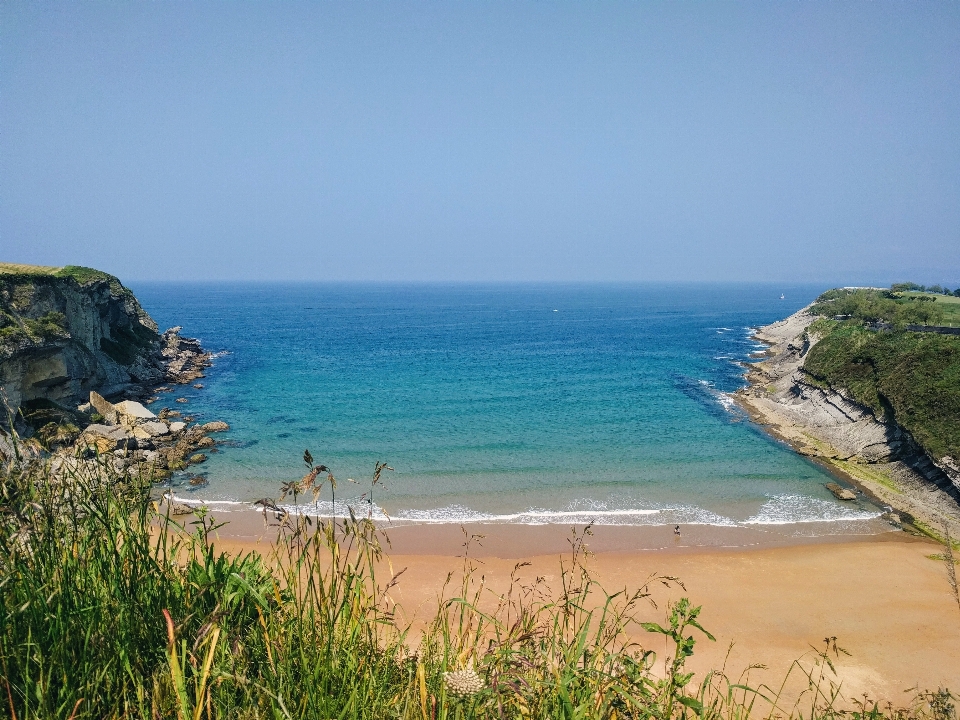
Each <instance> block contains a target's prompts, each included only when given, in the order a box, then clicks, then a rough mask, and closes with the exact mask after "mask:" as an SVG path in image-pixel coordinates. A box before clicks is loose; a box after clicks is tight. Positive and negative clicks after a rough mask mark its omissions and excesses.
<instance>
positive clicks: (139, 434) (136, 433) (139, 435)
mask: <svg viewBox="0 0 960 720" xmlns="http://www.w3.org/2000/svg"><path fill="white" fill-rule="evenodd" d="M131 434H132V435H133V437H135V438H136V439H137V440H150V439H151V438H152V437H153V435H151V434H150V433H149V432H147V431H146V430H145V429H143V428H142V427H140V426H139V425H138V426H137V427H135V428H134V429H133V431H132V432H131Z"/></svg>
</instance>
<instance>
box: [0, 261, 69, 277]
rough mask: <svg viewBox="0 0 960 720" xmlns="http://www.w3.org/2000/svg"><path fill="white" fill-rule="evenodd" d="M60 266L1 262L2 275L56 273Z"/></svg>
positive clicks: (0, 272)
mask: <svg viewBox="0 0 960 720" xmlns="http://www.w3.org/2000/svg"><path fill="white" fill-rule="evenodd" d="M59 270H60V268H58V267H49V266H47V265H20V264H18V263H0V275H56V274H57V272H59Z"/></svg>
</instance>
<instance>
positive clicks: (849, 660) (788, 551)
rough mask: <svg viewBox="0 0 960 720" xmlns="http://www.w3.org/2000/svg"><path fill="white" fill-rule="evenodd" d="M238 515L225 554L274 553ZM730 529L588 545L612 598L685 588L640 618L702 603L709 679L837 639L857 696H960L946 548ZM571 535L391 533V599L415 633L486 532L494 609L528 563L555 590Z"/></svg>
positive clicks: (263, 532)
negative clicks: (943, 691) (657, 580)
mask: <svg viewBox="0 0 960 720" xmlns="http://www.w3.org/2000/svg"><path fill="white" fill-rule="evenodd" d="M230 515H232V516H233V518H232V520H231V522H229V523H228V524H227V525H225V526H224V527H223V528H221V529H220V530H219V531H218V535H219V539H218V540H217V543H218V545H219V547H220V548H221V549H223V550H226V551H228V552H244V551H248V550H257V551H259V552H261V553H268V552H269V551H270V550H271V546H272V543H271V536H272V535H273V534H274V533H275V530H271V529H266V528H265V527H264V525H263V524H262V519H261V518H260V517H259V516H258V515H255V514H253V513H250V514H248V513H243V514H242V515H240V514H233V513H231V514H230ZM226 517H227V515H224V516H223V518H221V519H226ZM254 518H256V520H254ZM724 530H725V529H723V528H697V527H688V528H684V530H683V534H682V535H681V537H679V538H677V537H676V536H675V535H674V534H673V529H672V528H670V527H646V528H638V527H597V528H594V530H593V532H594V534H593V535H592V536H591V537H589V538H588V547H589V549H590V550H591V552H592V553H593V555H592V556H591V557H590V558H589V559H588V560H587V565H588V567H589V569H590V570H591V571H592V572H593V573H594V575H595V577H596V578H597V579H598V580H599V582H600V583H601V584H602V586H603V587H604V588H605V589H607V590H608V591H610V592H615V591H617V590H622V589H624V588H626V589H628V590H632V589H635V588H637V587H639V586H640V585H642V584H643V583H644V582H646V581H647V580H648V579H649V578H650V576H651V575H654V574H659V575H665V576H673V577H676V578H678V579H679V580H680V581H681V582H682V583H683V585H684V586H685V590H684V589H682V588H680V587H679V586H677V585H676V584H673V586H672V587H671V588H666V587H664V586H662V585H660V584H654V585H653V599H654V600H655V601H656V603H657V606H658V607H657V608H653V607H647V608H644V609H643V612H642V615H643V617H642V618H641V619H643V620H647V621H658V622H663V620H664V617H665V613H666V607H667V604H668V603H669V601H670V600H675V599H677V598H679V597H681V596H684V595H686V596H687V597H689V598H690V599H691V601H692V602H693V603H694V604H697V605H702V606H703V611H702V614H701V620H702V623H703V626H704V627H705V628H706V629H707V630H709V631H710V632H711V633H713V634H714V635H715V636H716V642H710V641H708V640H706V639H705V638H700V639H699V641H698V643H697V646H696V650H695V654H694V656H693V658H692V659H691V660H690V662H689V667H690V668H691V669H693V670H695V671H696V672H697V681H699V679H702V677H703V674H704V673H705V672H707V671H708V670H711V669H717V668H721V667H723V666H724V665H725V666H726V670H727V674H728V675H730V676H731V677H732V678H733V679H734V680H736V679H737V678H738V676H739V674H740V673H741V672H742V671H743V670H744V669H746V668H747V667H748V666H749V665H751V664H763V665H765V666H766V668H765V669H756V670H753V671H751V674H750V679H751V685H759V684H761V683H766V684H768V685H779V683H780V681H781V680H782V679H783V677H784V676H785V675H786V673H787V672H788V670H789V669H790V666H791V664H792V663H793V662H794V661H795V660H797V659H798V658H801V657H802V656H806V659H805V661H804V662H805V664H806V665H807V666H810V665H811V664H812V662H813V659H814V657H813V650H812V647H816V648H817V649H819V648H821V647H822V646H823V640H824V638H826V637H836V638H837V644H838V645H839V646H840V647H842V648H844V649H845V650H846V651H847V652H849V656H844V655H841V656H839V657H834V658H833V659H834V660H835V665H836V668H837V676H836V678H835V679H836V680H837V681H838V682H841V681H842V691H843V695H844V696H845V697H847V698H858V697H860V696H861V695H862V694H863V693H867V694H868V695H870V696H871V697H872V698H879V699H884V700H891V701H893V702H894V703H900V704H903V703H904V702H906V701H907V700H908V699H909V697H910V694H909V693H907V694H906V695H905V694H904V691H906V690H909V689H911V688H919V689H920V690H923V689H931V690H935V689H937V688H938V687H950V688H953V689H954V690H955V689H956V688H957V687H958V686H960V608H958V605H957V602H956V600H955V598H954V595H953V592H952V590H951V587H950V585H949V582H948V579H947V571H946V566H945V563H944V562H943V561H942V560H936V559H931V558H930V557H929V556H931V555H936V554H938V553H940V552H942V546H939V545H938V544H936V543H934V542H933V541H930V540H927V539H925V538H918V537H916V536H913V535H910V534H907V533H905V532H900V531H891V532H885V533H881V534H877V535H871V536H859V537H857V536H832V537H818V538H813V537H807V538H803V537H798V536H791V537H780V538H777V537H770V536H769V535H768V536H767V537H762V536H761V533H759V532H750V531H744V529H743V528H737V529H733V531H731V532H724ZM570 532H571V528H569V527H564V526H560V525H550V526H527V525H471V526H467V527H464V528H461V527H460V526H455V525H433V526H424V525H419V526H406V527H397V528H392V529H390V530H389V538H390V548H389V550H388V555H389V558H390V562H389V567H391V568H392V570H393V572H399V571H400V570H401V569H404V568H405V572H404V573H403V575H402V576H401V577H400V578H399V582H398V584H397V586H396V587H395V588H393V589H392V590H391V592H390V596H391V598H392V599H393V600H394V601H395V602H396V603H397V604H398V605H399V606H400V609H401V617H402V618H403V619H404V620H405V621H406V622H409V623H412V625H413V628H414V634H415V633H416V630H417V629H418V628H420V627H422V626H423V623H424V622H426V621H428V620H429V619H430V618H431V617H432V616H433V614H434V612H435V611H436V608H437V603H438V598H439V595H440V592H441V590H442V587H443V584H444V582H445V580H446V579H447V576H448V573H451V572H453V573H454V583H457V582H458V580H457V578H458V577H459V573H461V572H462V570H463V567H464V558H463V555H464V552H465V549H464V542H465V538H466V537H467V536H469V535H474V536H476V535H483V536H484V537H483V538H482V539H481V538H474V539H473V540H472V541H471V543H470V547H469V557H470V562H471V563H472V564H473V565H474V567H475V575H476V576H482V577H483V581H484V583H485V588H486V589H485V591H484V592H485V597H486V598H488V601H489V602H491V603H492V602H493V601H495V599H496V596H497V595H499V594H502V593H504V592H506V590H507V588H508V587H509V583H510V575H511V573H512V572H513V571H514V568H515V567H516V565H517V563H519V562H525V563H529V565H527V566H524V567H522V568H521V569H520V570H519V571H518V577H519V578H520V580H521V582H524V583H530V582H532V581H533V580H534V579H535V578H537V577H542V578H543V579H544V582H545V584H546V585H547V586H550V587H551V588H552V589H556V586H557V584H558V578H559V575H560V560H561V558H562V557H564V556H566V558H567V559H569V542H568V539H569V537H570ZM387 567H388V565H387V564H386V563H385V571H386V568H387ZM387 577H389V575H387ZM448 597H449V593H448ZM630 632H631V634H632V637H633V639H635V640H636V641H637V642H638V643H640V644H641V645H642V646H643V647H645V648H647V649H652V650H656V651H657V652H658V653H659V654H660V656H661V657H665V654H666V653H665V647H664V644H663V641H662V640H659V639H658V636H655V635H651V634H650V633H647V632H646V631H644V630H642V629H641V628H639V627H637V626H634V627H633V628H632V630H631V631H630ZM731 644H732V647H731ZM728 653H729V655H728ZM831 657H833V656H831ZM801 679H802V677H801V676H800V674H799V673H797V672H796V671H795V672H794V675H793V680H794V682H793V683H792V684H791V690H790V691H789V692H788V695H790V696H796V694H797V693H799V692H800V691H801V690H802V685H803V683H800V682H799V681H800V680H801Z"/></svg>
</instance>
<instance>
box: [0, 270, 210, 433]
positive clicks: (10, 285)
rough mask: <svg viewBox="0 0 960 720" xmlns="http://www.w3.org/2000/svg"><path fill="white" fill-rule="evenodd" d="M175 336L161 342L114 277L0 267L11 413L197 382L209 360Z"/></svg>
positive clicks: (2, 382) (1, 359)
mask: <svg viewBox="0 0 960 720" xmlns="http://www.w3.org/2000/svg"><path fill="white" fill-rule="evenodd" d="M179 331H180V328H173V329H171V330H168V331H166V332H165V333H163V334H162V335H161V334H160V333H159V332H158V328H157V325H156V323H155V322H154V321H153V320H152V319H151V318H150V316H149V315H148V314H147V313H146V312H145V311H144V309H143V308H142V307H141V306H140V303H139V302H137V299H136V298H135V297H134V296H133V293H131V292H130V291H129V290H128V289H127V288H125V287H124V286H123V284H122V283H121V282H120V281H119V280H117V278H115V277H113V276H112V275H108V274H106V273H102V272H99V271H97V270H90V269H88V268H79V267H65V268H36V267H31V266H12V265H0V387H2V388H3V391H4V394H5V395H6V402H7V403H8V405H9V406H10V407H11V409H12V410H14V411H15V412H16V411H17V410H18V409H20V408H24V407H27V408H29V407H30V406H31V404H33V406H36V407H48V406H49V404H51V403H52V404H54V405H55V406H58V407H60V408H64V409H67V410H72V408H75V407H77V405H78V403H84V402H86V401H87V399H88V397H91V395H90V393H91V391H94V392H96V393H97V395H96V396H95V397H99V398H100V400H103V396H106V397H109V398H114V399H116V398H119V397H128V398H140V397H143V396H145V395H146V393H147V391H148V389H149V388H150V387H152V386H155V385H157V384H159V383H163V382H173V383H182V384H186V383H188V382H191V381H193V380H196V379H197V378H199V377H202V376H203V368H204V367H206V366H207V365H208V364H209V361H210V360H209V358H210V356H209V355H208V354H207V353H204V351H203V349H202V348H201V347H200V344H199V342H198V341H196V340H190V339H187V338H182V337H180V335H179ZM91 402H92V403H94V408H93V409H94V411H95V412H98V413H99V414H100V415H101V416H103V412H101V411H100V409H98V408H96V404H95V401H94V400H91ZM104 402H105V401H104ZM2 421H3V419H0V422H2Z"/></svg>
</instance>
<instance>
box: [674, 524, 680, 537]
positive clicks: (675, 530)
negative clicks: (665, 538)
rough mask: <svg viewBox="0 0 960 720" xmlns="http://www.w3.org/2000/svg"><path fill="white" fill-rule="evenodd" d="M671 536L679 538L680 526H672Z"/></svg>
mask: <svg viewBox="0 0 960 720" xmlns="http://www.w3.org/2000/svg"><path fill="white" fill-rule="evenodd" d="M673 534H674V535H676V536H677V537H680V526H679V525H674V526H673Z"/></svg>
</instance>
